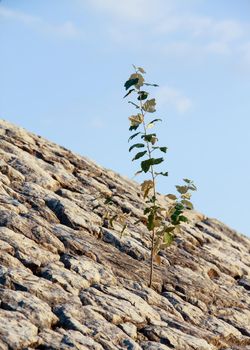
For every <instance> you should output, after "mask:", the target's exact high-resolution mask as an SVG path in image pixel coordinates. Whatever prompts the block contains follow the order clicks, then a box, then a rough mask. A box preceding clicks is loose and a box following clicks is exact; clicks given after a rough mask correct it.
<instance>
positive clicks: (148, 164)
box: [141, 158, 164, 173]
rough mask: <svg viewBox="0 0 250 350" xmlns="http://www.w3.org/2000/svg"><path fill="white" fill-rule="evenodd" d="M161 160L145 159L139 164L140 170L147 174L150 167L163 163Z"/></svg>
mask: <svg viewBox="0 0 250 350" xmlns="http://www.w3.org/2000/svg"><path fill="white" fill-rule="evenodd" d="M163 160H164V159H163V158H151V159H147V160H144V161H142V162H141V168H142V170H143V171H144V173H146V172H148V170H149V169H150V167H151V165H157V164H160V163H162V162H163Z"/></svg>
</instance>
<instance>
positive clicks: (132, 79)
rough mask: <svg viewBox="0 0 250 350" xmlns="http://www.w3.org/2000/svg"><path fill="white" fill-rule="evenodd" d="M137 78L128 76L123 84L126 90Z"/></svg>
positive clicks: (134, 83) (136, 82) (135, 82)
mask: <svg viewBox="0 0 250 350" xmlns="http://www.w3.org/2000/svg"><path fill="white" fill-rule="evenodd" d="M138 81H139V78H138V77H134V78H131V77H130V78H129V80H127V81H126V83H125V84H124V87H125V89H126V90H128V89H129V88H130V87H131V86H133V85H136V84H138Z"/></svg>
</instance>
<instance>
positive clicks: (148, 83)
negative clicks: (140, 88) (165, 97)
mask: <svg viewBox="0 0 250 350" xmlns="http://www.w3.org/2000/svg"><path fill="white" fill-rule="evenodd" d="M144 85H147V86H155V87H159V85H157V84H149V83H144Z"/></svg>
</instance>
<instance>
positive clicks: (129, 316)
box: [0, 120, 250, 350]
mask: <svg viewBox="0 0 250 350" xmlns="http://www.w3.org/2000/svg"><path fill="white" fill-rule="evenodd" d="M111 194H112V196H113V198H114V201H115V203H116V205H117V207H119V208H120V209H121V210H122V211H123V212H124V213H129V214H130V216H129V225H128V228H127V230H126V232H125V234H124V235H123V237H120V234H119V225H118V224H116V225H117V227H116V228H117V230H114V229H110V228H108V227H107V224H106V223H105V220H103V216H104V214H105V212H104V211H105V209H104V206H103V203H104V200H105V196H107V195H111ZM161 200H162V202H163V203H164V202H165V204H166V205H167V204H168V202H167V199H166V198H165V197H163V196H162V197H161ZM142 209H143V199H142V198H141V195H140V189H139V186H138V185H137V184H136V183H134V182H132V181H129V180H127V179H125V178H123V177H121V176H119V175H117V174H115V173H113V172H112V171H110V170H106V169H103V168H101V167H100V166H98V165H96V164H94V163H93V162H91V161H89V160H88V159H86V158H84V157H81V156H79V155H76V154H73V153H72V152H70V151H68V150H66V149H65V148H63V147H60V146H57V145H55V144H53V143H51V142H49V141H47V140H45V139H43V138H41V137H39V136H36V135H33V134H31V133H28V132H26V131H25V130H23V129H21V128H18V127H16V126H13V125H12V124H10V123H8V122H6V121H3V120H1V121H0V350H5V349H6V350H7V349H13V350H19V349H40V350H41V349H47V350H49V349H50V350H56V349H71V350H72V349H73V350H74V349H78V350H81V349H93V350H101V349H105V350H116V349H128V350H137V349H138V350H139V349H143V350H161V349H162V350H164V349H166V350H167V349H176V350H219V349H220V350H222V349H223V350H249V349H250V240H249V239H248V238H246V237H244V236H242V235H240V234H238V233H236V232H235V231H233V230H231V229H230V228H228V227H226V226H225V225H223V224H222V223H220V222H219V221H217V220H215V219H210V218H206V217H205V216H204V215H202V214H199V213H197V212H195V211H192V212H190V215H189V216H190V221H189V223H188V224H185V225H184V226H183V230H182V233H181V234H180V235H179V236H178V237H177V239H176V241H175V243H174V244H173V245H172V246H171V247H169V248H168V249H167V250H166V251H163V252H162V264H161V266H157V267H156V268H155V277H154V288H152V289H149V288H148V287H147V281H148V274H149V252H150V250H149V247H150V239H149V238H150V237H149V235H148V233H147V232H145V228H144V226H143V225H139V226H135V225H134V222H135V221H136V220H137V219H138V218H139V217H140V216H141V215H142Z"/></svg>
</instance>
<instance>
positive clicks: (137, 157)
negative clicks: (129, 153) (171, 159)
mask: <svg viewBox="0 0 250 350" xmlns="http://www.w3.org/2000/svg"><path fill="white" fill-rule="evenodd" d="M146 153H147V151H143V152H138V153H137V154H136V155H135V156H134V158H133V159H132V161H133V160H136V159H139V158H141V157H143V156H144V155H145V154H146Z"/></svg>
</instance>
